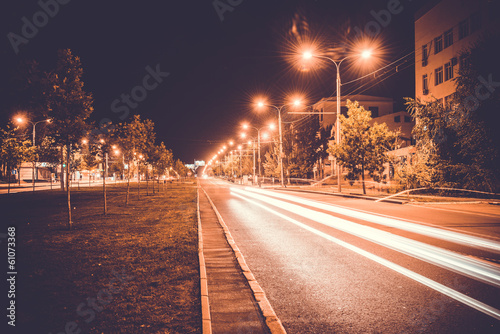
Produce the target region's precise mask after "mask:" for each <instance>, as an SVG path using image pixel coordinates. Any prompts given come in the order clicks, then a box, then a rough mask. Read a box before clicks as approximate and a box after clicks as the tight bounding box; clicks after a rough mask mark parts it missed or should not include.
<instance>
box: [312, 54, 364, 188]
mask: <svg viewBox="0 0 500 334" xmlns="http://www.w3.org/2000/svg"><path fill="white" fill-rule="evenodd" d="M371 54H372V52H371V50H364V51H362V52H361V53H360V54H358V55H353V56H347V57H344V58H343V59H341V60H334V59H332V58H330V57H325V56H319V55H315V54H313V53H312V52H311V51H305V52H304V53H303V54H302V58H303V59H304V60H311V59H312V58H321V59H326V60H329V61H331V62H332V63H334V64H335V68H336V69H337V80H336V84H337V119H336V121H335V123H336V130H335V132H336V134H335V142H336V143H337V145H339V144H340V120H339V117H340V87H341V85H342V84H341V81H340V65H341V64H342V62H343V61H344V60H346V59H347V58H352V57H354V56H361V57H362V58H364V59H367V58H370V57H371ZM336 165H337V183H338V191H339V192H341V191H342V186H341V184H340V181H341V175H340V174H341V168H340V164H339V163H338V162H336Z"/></svg>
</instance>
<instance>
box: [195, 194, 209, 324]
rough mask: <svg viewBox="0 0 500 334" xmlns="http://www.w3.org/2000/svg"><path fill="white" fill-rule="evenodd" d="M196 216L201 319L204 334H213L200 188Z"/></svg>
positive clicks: (197, 195) (197, 196)
mask: <svg viewBox="0 0 500 334" xmlns="http://www.w3.org/2000/svg"><path fill="white" fill-rule="evenodd" d="M196 215H197V217H198V260H199V263H200V292H201V319H202V331H203V332H202V333H203V334H212V319H211V317H210V302H209V299H208V281H207V268H206V266H205V256H204V255H203V235H202V231H201V215H200V187H199V186H198V190H197V192H196Z"/></svg>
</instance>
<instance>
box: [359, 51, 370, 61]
mask: <svg viewBox="0 0 500 334" xmlns="http://www.w3.org/2000/svg"><path fill="white" fill-rule="evenodd" d="M371 56H372V50H364V51H363V52H361V57H362V58H364V59H367V58H370V57H371Z"/></svg>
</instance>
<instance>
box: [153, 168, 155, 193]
mask: <svg viewBox="0 0 500 334" xmlns="http://www.w3.org/2000/svg"><path fill="white" fill-rule="evenodd" d="M154 194H155V171H154V170H153V195H154Z"/></svg>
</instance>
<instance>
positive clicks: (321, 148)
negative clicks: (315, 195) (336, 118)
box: [285, 115, 329, 178]
mask: <svg viewBox="0 0 500 334" xmlns="http://www.w3.org/2000/svg"><path fill="white" fill-rule="evenodd" d="M321 134H322V135H323V136H321ZM328 137H329V135H327V134H326V133H325V131H321V126H320V123H319V118H318V117H317V116H316V115H315V116H312V117H308V118H306V119H305V120H304V121H302V122H301V123H300V124H292V126H291V128H290V130H289V131H288V135H287V136H286V142H287V143H288V145H286V146H285V147H287V149H286V150H285V152H286V157H287V159H286V162H287V164H286V165H287V167H286V168H287V170H288V171H289V173H287V174H289V175H290V176H291V177H298V178H308V177H309V176H310V175H311V174H312V172H313V168H314V165H315V163H316V162H317V161H318V160H319V159H320V158H323V159H324V158H325V157H326V156H328V153H327V152H326V150H327V146H328V145H327V144H328Z"/></svg>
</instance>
